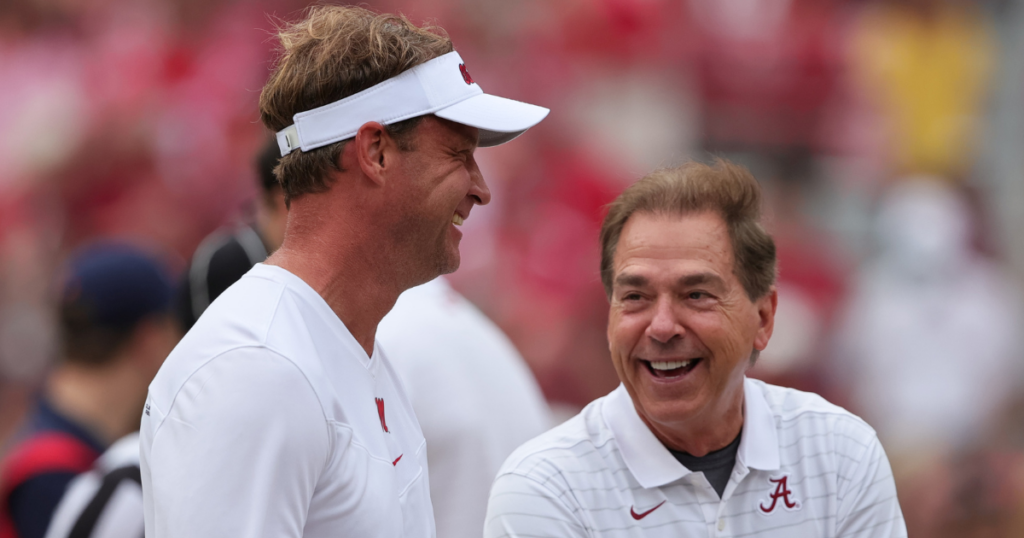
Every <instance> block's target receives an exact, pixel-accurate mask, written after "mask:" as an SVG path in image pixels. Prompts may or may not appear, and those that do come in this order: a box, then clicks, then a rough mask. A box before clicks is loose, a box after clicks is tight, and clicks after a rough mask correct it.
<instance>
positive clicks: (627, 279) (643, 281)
mask: <svg viewBox="0 0 1024 538" xmlns="http://www.w3.org/2000/svg"><path fill="white" fill-rule="evenodd" d="M648 282H650V281H649V280H647V277H645V276H642V275H636V274H629V273H626V274H622V275H619V276H617V277H615V286H625V287H630V288H641V287H644V286H646V285H647V284H648Z"/></svg>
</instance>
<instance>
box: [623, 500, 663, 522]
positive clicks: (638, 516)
mask: <svg viewBox="0 0 1024 538" xmlns="http://www.w3.org/2000/svg"><path fill="white" fill-rule="evenodd" d="M663 504H665V501H661V502H660V503H658V506H655V507H654V508H651V509H650V510H648V511H646V512H643V513H640V514H638V513H636V510H634V509H633V507H630V508H629V515H631V516H633V519H635V520H637V521H640V520H641V519H643V518H645V517H647V515H648V514H650V513H651V512H653V511H655V510H657V509H658V508H661V505H663Z"/></svg>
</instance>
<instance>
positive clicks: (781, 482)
mask: <svg viewBox="0 0 1024 538" xmlns="http://www.w3.org/2000/svg"><path fill="white" fill-rule="evenodd" d="M788 478H789V477H788V476H783V477H782V478H769V479H768V481H769V482H771V483H772V484H775V491H774V492H772V493H771V494H769V495H768V496H769V497H770V498H771V501H772V504H771V505H769V506H768V507H765V505H764V503H761V505H760V508H761V511H762V512H764V513H765V514H770V513H771V512H772V510H775V505H776V504H777V503H778V502H779V499H782V502H783V504H785V506H786V509H787V510H796V509H797V508H800V501H797V500H796V499H793V500H790V498H789V496H790V495H792V494H793V491H792V490H790V489H789V485H788V484H787V479H788Z"/></svg>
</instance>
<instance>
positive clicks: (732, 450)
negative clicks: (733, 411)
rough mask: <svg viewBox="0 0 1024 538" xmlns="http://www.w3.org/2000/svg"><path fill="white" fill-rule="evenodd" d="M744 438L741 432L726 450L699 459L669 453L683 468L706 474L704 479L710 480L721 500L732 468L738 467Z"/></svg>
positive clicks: (679, 453) (674, 452)
mask: <svg viewBox="0 0 1024 538" xmlns="http://www.w3.org/2000/svg"><path fill="white" fill-rule="evenodd" d="M742 436H743V432H742V431H740V434H739V435H737V436H736V438H735V439H733V440H732V442H731V443H729V444H728V445H727V446H726V447H725V448H721V449H719V450H716V451H714V452H708V453H707V454H706V455H704V456H701V457H699V458H698V457H696V456H691V455H690V454H687V453H686V452H677V451H675V450H672V449H669V452H671V453H672V455H673V456H675V457H676V459H677V460H679V463H682V464H683V467H686V468H687V469H689V470H691V471H693V472H695V473H698V472H699V473H704V478H707V479H708V482H710V483H711V487H713V488H715V492H717V493H718V498H719V499H721V498H722V493H723V492H725V486H726V485H728V484H729V477H730V476H732V468H733V466H735V465H736V452H737V451H738V450H739V448H740V437H742Z"/></svg>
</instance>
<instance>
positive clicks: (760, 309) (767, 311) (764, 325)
mask: <svg viewBox="0 0 1024 538" xmlns="http://www.w3.org/2000/svg"><path fill="white" fill-rule="evenodd" d="M754 304H755V305H756V306H757V317H758V322H759V325H758V328H757V336H756V337H755V338H754V349H756V350H758V351H763V350H764V348H766V347H768V340H769V339H771V337H772V332H773V331H774V330H775V309H776V307H777V306H778V305H779V292H778V290H776V289H775V286H772V287H771V290H769V291H768V293H766V294H765V296H764V297H761V298H760V299H758V300H757V301H754Z"/></svg>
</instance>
